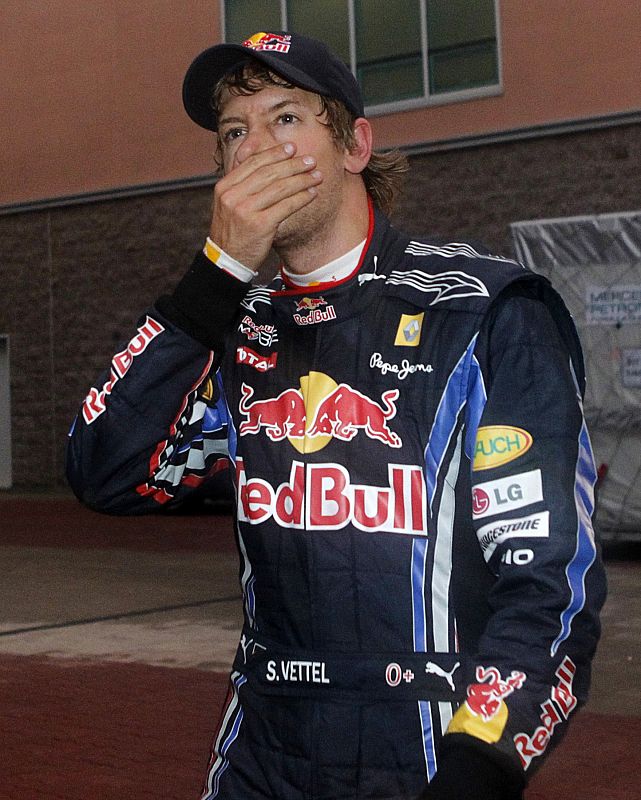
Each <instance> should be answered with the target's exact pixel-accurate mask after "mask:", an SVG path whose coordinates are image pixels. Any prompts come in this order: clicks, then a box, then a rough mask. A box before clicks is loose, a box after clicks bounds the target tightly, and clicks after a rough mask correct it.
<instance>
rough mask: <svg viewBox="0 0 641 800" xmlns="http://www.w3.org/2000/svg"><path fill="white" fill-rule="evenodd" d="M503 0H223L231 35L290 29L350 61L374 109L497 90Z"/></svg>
mask: <svg viewBox="0 0 641 800" xmlns="http://www.w3.org/2000/svg"><path fill="white" fill-rule="evenodd" d="M497 6H498V0H474V2H470V0H318V2H311V0H225V2H224V3H223V11H224V31H225V41H228V42H242V41H243V39H245V38H246V37H247V36H249V35H250V34H252V33H256V32H257V31H261V30H264V31H270V30H271V31H274V30H290V31H295V32H297V33H303V34H306V35H308V36H315V37H316V38H319V39H322V40H323V41H324V42H326V43H327V44H328V45H329V46H330V47H331V48H332V50H333V51H334V52H335V53H337V54H338V55H339V56H340V57H341V58H342V59H343V60H344V61H345V63H347V64H349V65H350V67H351V69H352V71H353V72H354V74H355V75H356V77H357V78H358V80H359V83H360V84H361V87H362V90H363V96H364V98H365V105H366V106H367V111H368V113H369V114H372V113H374V114H376V113H384V112H388V111H394V110H402V109H406V108H412V107H416V106H422V105H426V104H429V103H436V102H439V103H440V102H453V101H455V100H457V99H469V98H470V97H474V96H484V95H488V94H496V92H497V90H498V89H499V87H500V66H499V48H498V9H497Z"/></svg>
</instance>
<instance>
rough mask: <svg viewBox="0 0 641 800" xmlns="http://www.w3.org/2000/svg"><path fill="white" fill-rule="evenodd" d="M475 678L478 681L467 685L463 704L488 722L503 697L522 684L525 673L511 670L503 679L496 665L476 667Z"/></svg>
mask: <svg viewBox="0 0 641 800" xmlns="http://www.w3.org/2000/svg"><path fill="white" fill-rule="evenodd" d="M476 680H477V681H478V683H473V684H472V685H471V686H468V689H467V700H466V701H465V705H466V706H467V707H468V709H469V710H470V711H471V712H472V714H474V715H475V716H477V717H481V718H482V719H483V721H484V722H489V721H490V720H492V719H494V717H495V716H496V715H497V714H498V713H499V710H500V708H501V703H502V701H503V698H504V697H507V696H508V695H510V694H512V692H513V691H514V690H515V689H520V688H521V686H523V684H524V683H525V673H524V672H516V671H512V673H511V674H510V676H509V677H508V678H506V679H505V680H503V678H502V677H501V673H500V672H499V671H498V669H497V668H496V667H488V668H487V669H486V668H485V667H477V668H476Z"/></svg>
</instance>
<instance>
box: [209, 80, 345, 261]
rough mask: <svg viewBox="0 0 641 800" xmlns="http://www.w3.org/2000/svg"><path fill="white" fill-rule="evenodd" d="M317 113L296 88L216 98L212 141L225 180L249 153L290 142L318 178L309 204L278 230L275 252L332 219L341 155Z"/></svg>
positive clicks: (313, 99)
mask: <svg viewBox="0 0 641 800" xmlns="http://www.w3.org/2000/svg"><path fill="white" fill-rule="evenodd" d="M320 112H321V101H320V98H319V97H318V96H317V95H315V94H312V93H311V92H306V91H305V90H303V89H299V88H293V89H290V88H287V87H284V86H271V85H268V86H265V88H263V89H261V90H260V91H258V92H256V93H255V94H252V95H234V94H230V93H229V92H226V93H225V94H224V95H223V98H222V103H221V111H220V115H219V123H218V135H219V138H220V144H221V152H222V160H223V165H222V166H223V172H224V173H225V174H228V173H229V172H231V171H232V170H233V169H235V168H236V167H238V166H239V165H240V164H242V163H244V162H245V161H246V159H248V158H249V157H250V156H252V155H253V154H254V153H258V152H260V151H261V150H264V149H267V148H269V147H274V146H275V145H277V144H285V143H286V142H292V143H293V144H295V146H296V155H297V156H306V155H309V156H313V157H314V158H315V159H316V169H318V170H319V171H320V172H321V174H322V176H323V180H322V183H321V184H320V185H319V186H318V187H317V188H318V194H317V196H316V197H315V198H314V200H313V201H312V202H311V203H310V204H309V205H308V206H306V207H305V208H303V209H301V210H300V211H297V212H296V213H295V214H293V215H292V216H290V217H288V218H287V219H286V220H284V221H283V222H282V223H281V224H280V226H279V228H278V233H277V235H276V238H275V239H274V245H275V247H276V248H278V246H279V245H288V244H292V243H296V244H297V243H298V240H300V241H303V242H304V241H309V240H310V238H313V237H314V235H315V234H322V231H323V229H324V228H325V227H326V225H327V224H328V223H329V222H331V221H332V220H333V219H334V218H335V216H336V214H337V213H338V208H339V206H340V199H341V192H342V188H343V182H344V180H345V169H344V155H345V153H344V151H343V150H341V149H340V148H339V147H338V146H337V144H336V142H335V141H334V140H333V138H332V136H331V133H330V130H329V128H328V127H327V126H326V125H324V124H323V123H324V114H323V115H321V113H320Z"/></svg>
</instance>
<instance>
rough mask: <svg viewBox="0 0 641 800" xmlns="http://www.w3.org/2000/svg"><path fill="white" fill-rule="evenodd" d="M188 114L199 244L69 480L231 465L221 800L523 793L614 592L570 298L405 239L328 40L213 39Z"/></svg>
mask: <svg viewBox="0 0 641 800" xmlns="http://www.w3.org/2000/svg"><path fill="white" fill-rule="evenodd" d="M184 100H185V105H186V108H187V111H188V112H189V114H190V116H191V117H192V118H193V119H194V120H195V121H196V122H197V123H198V124H200V125H202V126H203V127H205V128H207V129H210V130H213V131H217V136H218V145H219V157H220V161H221V164H222V177H221V179H220V180H219V182H218V183H217V186H216V189H215V192H214V208H213V218H212V224H211V230H210V235H209V237H208V239H207V243H206V245H205V248H204V251H203V252H202V253H199V254H198V255H197V257H196V259H195V261H194V263H193V265H192V267H191V269H190V271H189V272H188V273H187V275H186V276H185V277H184V278H183V279H182V281H181V282H180V283H179V285H178V287H177V288H176V290H175V292H174V293H173V295H171V296H169V297H163V298H160V300H159V301H158V302H157V303H156V305H155V307H154V308H152V309H151V310H150V311H149V312H148V313H147V314H146V316H144V317H143V318H142V320H141V322H140V325H139V327H138V331H137V334H136V335H135V337H134V338H133V339H132V341H131V343H130V344H129V346H128V347H127V348H126V349H125V350H123V351H122V352H120V353H118V354H117V355H116V356H115V357H114V360H113V362H112V367H111V370H110V372H109V373H108V374H106V375H105V376H104V378H103V379H101V380H100V381H99V383H98V385H97V387H96V388H94V389H92V390H91V392H90V394H89V396H88V397H87V399H86V400H85V403H84V404H83V408H82V413H81V414H80V415H79V417H78V421H77V423H76V425H75V427H74V429H73V431H72V434H71V441H70V448H69V465H68V473H69V478H70V481H71V483H72V486H73V487H74V490H75V491H76V493H77V494H78V496H79V497H81V498H82V499H83V500H84V502H86V503H87V504H88V505H89V506H91V507H93V508H96V509H99V510H102V511H107V512H112V513H143V512H147V511H154V510H157V509H159V508H162V507H163V506H164V505H166V504H170V503H172V502H176V501H177V500H180V499H181V498H183V497H184V496H185V494H186V493H188V492H189V491H191V490H193V487H195V486H198V485H200V484H202V483H203V482H204V481H206V480H207V479H208V478H209V477H210V476H211V475H212V474H214V472H215V471H216V470H218V469H219V467H220V465H221V463H222V462H223V461H224V460H225V459H229V461H230V462H231V464H232V466H233V471H234V476H235V485H236V495H237V518H238V520H237V537H238V546H239V552H240V558H241V573H240V574H241V583H242V588H243V596H244V614H245V626H244V629H243V633H242V637H241V642H240V646H239V649H238V654H237V656H236V660H235V662H234V666H233V671H232V674H231V688H230V694H229V698H228V701H227V704H226V707H225V710H224V713H223V716H222V720H221V723H220V727H219V730H218V733H217V735H216V740H215V745H214V751H213V754H212V759H211V762H210V765H209V770H208V773H207V780H206V786H205V790H204V793H203V798H207V800H209V799H210V798H214V797H219V798H225V799H226V800H245V799H246V798H270V799H272V800H299V799H300V800H302V798H314V800H320V799H321V798H322V799H323V800H338V798H345V800H346V799H347V798H350V799H353V800H355V799H356V798H359V799H360V798H363V799H364V798H372V799H373V798H376V799H377V800H384V799H385V800H391V799H392V798H394V799H396V798H419V797H423V798H426V799H427V798H437V799H438V800H446V799H448V798H451V799H452V800H453V799H454V798H456V799H457V800H465V799H466V798H469V799H470V800H471V798H475V800H478V799H479V798H487V799H492V800H514V799H515V798H519V797H521V796H522V790H523V787H524V786H525V784H526V781H527V778H528V777H529V776H530V775H531V774H532V772H534V771H535V770H536V768H537V767H538V766H539V765H540V764H541V762H542V760H543V758H544V756H545V754H546V753H547V752H549V750H550V749H551V748H552V746H553V745H554V744H555V743H556V742H557V741H558V740H559V739H560V738H561V736H562V734H563V733H564V731H565V728H566V726H567V721H568V718H569V717H570V715H571V714H572V712H573V711H574V710H575V709H576V708H577V707H578V705H579V704H580V703H582V702H584V700H585V698H586V693H587V689H588V684H589V671H590V660H591V657H592V655H593V653H594V649H595V646H596V641H597V638H598V620H597V614H598V610H599V608H600V606H601V604H602V602H603V597H604V577H603V570H602V566H601V563H600V561H599V558H598V553H597V548H596V546H595V542H594V534H593V531H592V524H591V516H592V512H593V487H594V482H595V471H594V464H593V460H592V455H591V450H590V443H589V439H588V435H587V432H586V429H585V424H584V421H583V416H582V410H581V393H582V388H583V368H582V361H581V354H580V348H579V345H578V342H577V339H576V334H575V332H574V328H573V325H572V322H571V320H570V318H569V316H568V314H567V312H566V310H565V307H564V306H563V304H562V302H561V301H560V299H559V298H558V296H557V295H556V294H555V293H554V292H553V290H552V289H551V288H550V287H549V285H548V284H547V283H546V282H545V281H544V280H543V279H542V278H540V277H538V276H535V275H533V274H531V273H529V272H527V271H526V270H524V269H523V268H522V267H521V266H519V265H518V264H516V263H515V262H512V261H509V260H507V259H503V258H499V257H495V256H491V255H481V254H480V253H479V252H477V250H475V249H474V248H472V247H471V246H470V245H467V244H461V243H451V244H440V245H439V244H435V243H433V242H429V241H425V240H417V239H413V238H411V237H409V236H406V235H404V234H401V233H399V232H397V231H396V230H394V229H393V228H392V227H391V226H390V224H389V222H388V220H387V218H386V217H385V215H384V214H383V212H382V211H381V208H380V206H382V205H385V204H386V203H387V201H388V199H389V197H390V195H391V194H392V192H393V176H394V174H395V173H397V172H398V170H399V163H398V159H396V158H395V157H394V156H391V157H390V156H388V157H381V156H372V136H371V129H370V125H369V123H368V122H367V120H366V119H365V118H364V117H363V102H362V99H361V94H360V91H359V88H358V85H357V83H356V81H355V80H354V78H353V76H352V75H351V73H350V72H349V70H348V69H347V68H346V67H345V66H344V65H343V64H342V63H341V62H340V61H338V59H336V58H335V57H334V56H333V55H332V54H331V53H330V52H329V51H328V50H327V49H326V48H325V47H324V45H322V44H321V43H320V42H317V41H315V40H312V39H308V38H306V37H303V36H299V35H296V34H288V33H284V32H279V33H273V34H272V33H269V34H266V33H261V34H256V35H254V36H252V37H251V38H250V39H248V40H247V41H246V42H244V43H243V44H242V45H219V46H216V47H213V48H210V49H209V50H207V51H205V52H204V53H203V54H201V55H200V56H199V57H198V58H197V59H196V60H195V61H194V63H193V64H192V66H191V67H190V69H189V71H188V73H187V76H186V79H185V84H184ZM390 176H391V177H390ZM272 247H273V248H274V249H275V251H276V252H277V254H278V256H279V257H280V259H281V264H282V266H281V270H280V274H279V275H278V276H277V277H276V278H275V279H274V280H273V281H272V283H271V284H270V285H269V286H268V287H255V288H250V284H249V281H250V280H251V279H252V277H253V276H254V274H255V271H256V270H257V269H258V268H259V267H261V265H262V264H263V263H264V261H265V259H266V258H267V255H268V253H269V251H270V249H271V248H272Z"/></svg>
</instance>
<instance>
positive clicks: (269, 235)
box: [210, 142, 322, 269]
mask: <svg viewBox="0 0 641 800" xmlns="http://www.w3.org/2000/svg"><path fill="white" fill-rule="evenodd" d="M295 153H296V147H295V146H294V145H293V144H292V143H289V142H288V143H287V144H284V145H283V144H279V145H277V146H275V147H270V148H269V149H267V150H262V151H261V152H259V153H253V154H252V155H251V156H249V157H248V158H247V159H246V160H245V161H243V162H242V164H239V165H238V166H236V167H234V168H233V169H232V170H231V171H230V172H229V173H228V174H227V175H225V176H224V178H221V179H220V180H219V181H218V183H217V184H216V188H215V190H214V213H213V219H212V223H211V229H210V236H211V238H212V240H213V241H214V242H215V243H216V244H217V245H218V246H219V247H221V248H222V249H223V250H224V251H225V252H226V253H228V254H229V255H230V256H232V257H233V258H235V259H236V260H237V261H240V263H241V264H244V265H245V266H246V267H250V268H251V269H258V268H259V267H260V266H261V264H262V263H263V262H264V261H265V259H266V258H267V255H268V253H269V250H270V248H271V246H272V242H273V241H274V236H275V235H276V231H277V229H278V226H279V225H280V223H281V222H282V221H283V220H285V219H287V217H289V216H291V215H292V214H293V213H295V212H296V211H299V210H300V209H301V208H303V207H304V206H306V205H308V204H309V203H311V202H312V201H313V200H314V198H315V197H316V193H317V192H316V188H315V187H316V186H317V185H318V184H319V183H320V182H321V181H322V176H321V174H320V172H318V170H315V169H314V167H315V166H316V161H315V159H314V158H313V157H312V156H296V155H295Z"/></svg>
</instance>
